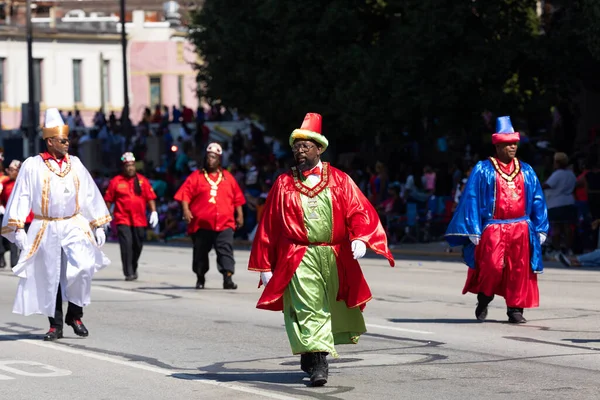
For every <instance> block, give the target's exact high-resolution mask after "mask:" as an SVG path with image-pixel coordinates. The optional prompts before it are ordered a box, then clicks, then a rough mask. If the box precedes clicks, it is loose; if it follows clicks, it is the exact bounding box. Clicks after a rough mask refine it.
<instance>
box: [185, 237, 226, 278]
mask: <svg viewBox="0 0 600 400" xmlns="http://www.w3.org/2000/svg"><path fill="white" fill-rule="evenodd" d="M192 240H193V243H194V256H193V261H192V270H193V271H194V273H195V274H196V275H198V277H199V278H203V277H204V274H206V273H207V272H208V268H209V265H208V253H209V252H210V250H211V249H212V248H213V247H214V248H215V251H216V252H217V269H218V270H219V272H220V273H222V274H226V273H227V272H231V274H232V275H233V273H234V272H235V260H234V259H233V229H226V230H224V231H221V232H216V231H209V230H205V229H200V230H198V231H197V232H196V233H194V234H193V235H192Z"/></svg>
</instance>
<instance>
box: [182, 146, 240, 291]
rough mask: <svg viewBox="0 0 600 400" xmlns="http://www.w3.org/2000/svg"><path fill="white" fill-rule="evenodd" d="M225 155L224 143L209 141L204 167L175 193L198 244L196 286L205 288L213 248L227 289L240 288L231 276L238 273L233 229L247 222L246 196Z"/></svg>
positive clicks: (224, 286) (195, 261) (193, 265)
mask: <svg viewBox="0 0 600 400" xmlns="http://www.w3.org/2000/svg"><path fill="white" fill-rule="evenodd" d="M222 154H223V149H222V148H221V145H220V144H218V143H211V144H209V145H208V147H207V148H206V157H205V158H204V168H203V169H202V170H198V171H195V172H193V173H192V174H191V175H190V176H189V177H188V178H187V179H186V180H185V182H184V183H183V185H181V188H179V190H178V191H177V193H175V200H177V201H179V202H180V203H181V206H182V208H183V219H184V220H185V221H186V222H187V223H188V229H187V233H188V235H189V236H191V237H192V241H193V244H194V255H193V261H192V270H193V271H194V273H195V274H196V275H197V277H198V280H197V281H196V289H204V284H205V278H204V276H205V274H206V272H208V268H209V265H208V253H209V251H210V250H211V249H212V248H213V247H214V248H215V251H216V253H217V268H218V270H219V272H220V273H221V274H223V289H237V285H236V284H235V283H234V282H233V280H232V279H231V276H232V275H233V274H234V272H235V260H234V259H233V231H234V229H236V228H241V227H242V226H243V225H244V215H243V213H242V206H243V205H244V204H245V203H246V199H245V198H244V194H243V193H242V190H241V189H240V187H239V186H238V184H237V182H236V180H235V178H234V177H233V175H231V174H230V173H229V172H228V171H227V170H224V169H222V168H221V155H222ZM234 217H235V218H234Z"/></svg>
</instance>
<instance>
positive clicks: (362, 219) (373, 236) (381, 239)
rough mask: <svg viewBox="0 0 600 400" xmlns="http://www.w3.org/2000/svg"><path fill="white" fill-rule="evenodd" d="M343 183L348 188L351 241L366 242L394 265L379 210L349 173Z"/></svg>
mask: <svg viewBox="0 0 600 400" xmlns="http://www.w3.org/2000/svg"><path fill="white" fill-rule="evenodd" d="M342 184H343V185H344V187H345V188H346V190H345V191H344V194H345V206H346V207H345V210H346V226H347V227H348V231H349V232H350V241H353V240H361V241H363V242H365V244H366V245H367V246H369V248H370V249H371V250H373V251H374V252H375V253H377V254H380V255H382V256H384V257H385V258H387V259H388V261H389V263H390V265H391V266H394V264H395V263H394V257H393V256H392V253H391V252H390V250H389V248H388V245H387V235H386V233H385V230H384V229H383V226H381V221H380V220H379V215H378V214H377V211H375V208H374V207H373V205H372V204H371V202H370V201H369V200H367V198H366V197H365V195H364V194H362V192H361V191H360V189H359V188H358V186H356V184H355V183H354V181H352V179H350V178H349V177H348V175H345V176H344V177H343V178H342Z"/></svg>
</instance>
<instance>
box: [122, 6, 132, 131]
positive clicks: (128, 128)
mask: <svg viewBox="0 0 600 400" xmlns="http://www.w3.org/2000/svg"><path fill="white" fill-rule="evenodd" d="M125 9H126V8H125V0H121V47H122V50H123V102H124V106H123V112H122V114H121V128H122V133H123V136H124V137H125V138H128V137H129V136H130V135H131V132H130V131H131V126H130V123H129V122H130V121H129V90H128V87H129V85H128V83H127V81H128V79H127V32H126V31H125Z"/></svg>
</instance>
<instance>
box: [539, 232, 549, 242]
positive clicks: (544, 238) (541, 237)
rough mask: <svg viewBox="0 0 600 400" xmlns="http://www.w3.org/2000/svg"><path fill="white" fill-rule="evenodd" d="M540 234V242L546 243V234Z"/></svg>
mask: <svg viewBox="0 0 600 400" xmlns="http://www.w3.org/2000/svg"><path fill="white" fill-rule="evenodd" d="M538 236H539V238H540V244H544V242H545V241H546V238H547V236H546V234H545V233H542V232H540V233H538Z"/></svg>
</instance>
